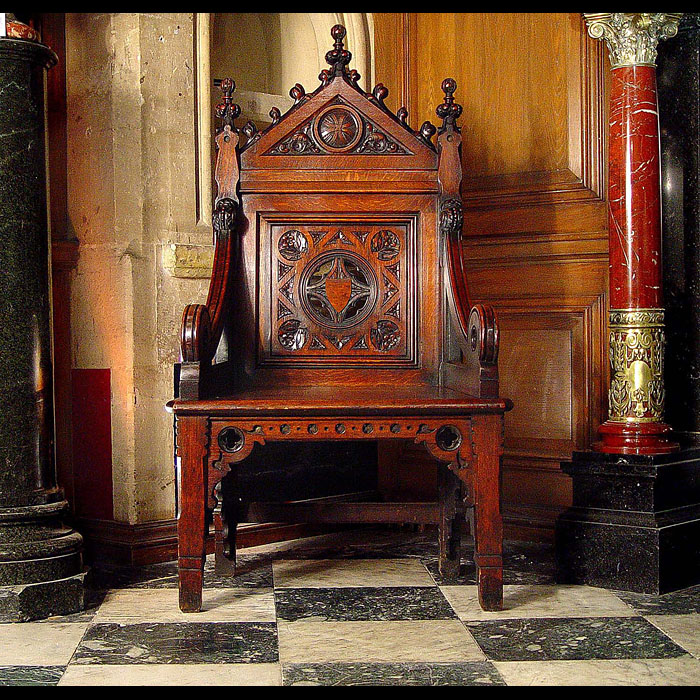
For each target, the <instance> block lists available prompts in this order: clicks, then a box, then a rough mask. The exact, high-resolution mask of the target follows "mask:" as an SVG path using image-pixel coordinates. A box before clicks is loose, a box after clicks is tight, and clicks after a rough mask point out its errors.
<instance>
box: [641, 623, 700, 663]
mask: <svg viewBox="0 0 700 700" xmlns="http://www.w3.org/2000/svg"><path fill="white" fill-rule="evenodd" d="M646 618H647V620H649V622H651V624H652V625H654V626H656V627H658V628H659V629H660V630H661V631H662V632H663V633H664V634H666V635H667V636H669V637H671V639H672V640H673V641H674V642H675V643H676V644H678V645H680V646H682V647H683V648H684V649H685V650H686V651H688V652H690V653H691V654H692V655H693V656H695V657H697V658H699V659H700V614H697V613H694V614H692V615H646Z"/></svg>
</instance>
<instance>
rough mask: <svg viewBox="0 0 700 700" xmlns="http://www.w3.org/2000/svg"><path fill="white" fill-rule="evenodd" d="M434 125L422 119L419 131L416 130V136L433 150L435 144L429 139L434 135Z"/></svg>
mask: <svg viewBox="0 0 700 700" xmlns="http://www.w3.org/2000/svg"><path fill="white" fill-rule="evenodd" d="M435 131H436V129H435V125H434V124H432V123H431V122H430V121H424V122H423V123H422V124H421V127H420V131H419V132H418V137H419V138H420V139H421V140H422V141H423V143H425V144H426V145H428V146H430V147H431V148H432V149H433V150H434V149H435V146H434V145H433V142H432V141H431V139H432V138H433V136H434V135H435Z"/></svg>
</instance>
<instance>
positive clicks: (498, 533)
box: [472, 415, 503, 610]
mask: <svg viewBox="0 0 700 700" xmlns="http://www.w3.org/2000/svg"><path fill="white" fill-rule="evenodd" d="M502 420H503V418H502V416H499V415H495V416H474V418H473V422H472V425H473V433H474V448H475V452H476V459H475V460H474V462H475V469H474V470H473V479H474V532H473V536H474V561H475V562H476V569H477V584H478V589H479V604H480V605H481V607H482V609H484V610H502V609H503V522H502V519H501V505H500V495H501V494H500V491H501V489H500V482H501V479H500V461H501V460H500V457H501V443H502Z"/></svg>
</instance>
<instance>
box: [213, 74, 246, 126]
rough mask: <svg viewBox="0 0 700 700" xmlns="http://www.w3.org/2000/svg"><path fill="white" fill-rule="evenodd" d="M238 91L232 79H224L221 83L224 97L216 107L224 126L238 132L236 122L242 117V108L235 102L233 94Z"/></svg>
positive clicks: (217, 114)
mask: <svg viewBox="0 0 700 700" xmlns="http://www.w3.org/2000/svg"><path fill="white" fill-rule="evenodd" d="M235 90H236V83H235V82H234V81H233V80H231V78H224V79H223V80H222V81H221V92H222V94H223V97H222V98H221V102H219V104H218V105H216V116H217V117H219V119H221V120H222V121H223V126H224V128H226V127H227V126H228V127H230V128H231V130H232V131H235V130H236V125H235V120H236V119H237V118H238V117H240V115H241V108H240V106H239V105H237V104H236V103H235V102H234V101H233V93H234V92H235Z"/></svg>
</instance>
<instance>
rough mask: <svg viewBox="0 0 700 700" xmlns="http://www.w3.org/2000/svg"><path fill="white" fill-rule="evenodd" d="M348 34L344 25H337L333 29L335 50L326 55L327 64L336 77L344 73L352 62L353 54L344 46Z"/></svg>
mask: <svg viewBox="0 0 700 700" xmlns="http://www.w3.org/2000/svg"><path fill="white" fill-rule="evenodd" d="M346 34H347V32H346V30H345V27H344V26H343V25H342V24H336V25H335V26H334V27H333V29H331V36H332V37H333V39H334V41H335V44H334V47H333V49H332V50H331V51H329V52H328V53H327V54H326V63H328V64H329V65H330V66H331V73H332V74H333V75H334V76H336V75H341V74H342V73H344V72H345V70H346V69H345V67H346V66H347V65H348V63H350V61H351V60H352V54H351V53H350V52H349V51H348V50H347V49H346V48H345V47H344V45H343V39H344V38H345V35H346Z"/></svg>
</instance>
